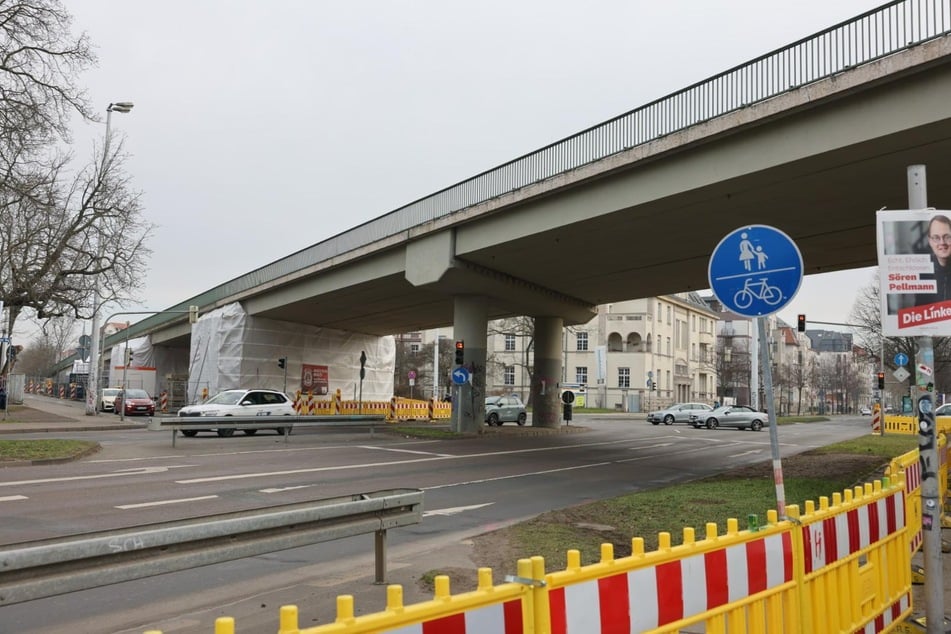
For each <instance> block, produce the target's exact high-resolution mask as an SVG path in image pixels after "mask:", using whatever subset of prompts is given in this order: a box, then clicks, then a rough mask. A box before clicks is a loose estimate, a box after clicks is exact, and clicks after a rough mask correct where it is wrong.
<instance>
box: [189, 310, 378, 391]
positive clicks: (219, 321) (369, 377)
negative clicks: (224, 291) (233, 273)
mask: <svg viewBox="0 0 951 634" xmlns="http://www.w3.org/2000/svg"><path fill="white" fill-rule="evenodd" d="M361 352H366V358H367V361H366V377H365V378H364V380H363V392H362V396H363V400H364V401H382V400H389V399H390V397H392V396H393V372H394V368H395V364H396V343H395V340H394V339H393V337H375V336H372V335H365V334H358V333H352V332H346V331H343V330H334V329H330V328H318V327H316V326H307V325H303V324H296V323H292V322H286V321H277V320H274V319H265V318H262V317H252V316H250V315H248V314H247V313H246V312H245V311H244V308H243V307H242V306H241V305H240V304H239V303H234V304H229V305H227V306H224V307H222V308H219V309H217V310H214V311H212V312H210V313H208V314H206V315H202V316H201V317H200V318H199V320H198V322H197V323H195V324H194V325H193V326H192V336H191V361H190V364H191V367H190V368H189V372H188V400H189V402H190V403H194V402H196V401H198V400H200V399H201V397H202V394H203V393H204V391H205V390H206V389H207V394H208V395H209V396H210V395H214V394H216V393H217V392H220V391H221V390H227V389H233V388H254V387H257V388H269V389H273V390H283V389H285V384H284V381H285V377H284V370H282V369H281V368H280V367H278V359H279V358H281V357H286V358H287V379H286V380H287V385H286V390H287V392H288V393H289V394H291V395H293V394H294V392H296V391H297V390H298V389H300V387H301V382H302V370H303V368H304V365H305V364H306V365H308V366H315V365H316V366H325V367H326V368H327V378H328V383H329V388H330V390H329V391H330V394H333V393H335V392H336V391H337V390H338V389H339V390H340V392H341V394H342V396H343V398H344V399H348V400H349V399H355V398H358V397H359V396H360V393H359V389H360V353H361Z"/></svg>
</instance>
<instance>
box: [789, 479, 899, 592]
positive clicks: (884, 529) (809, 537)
mask: <svg viewBox="0 0 951 634" xmlns="http://www.w3.org/2000/svg"><path fill="white" fill-rule="evenodd" d="M904 527H905V496H904V493H896V494H895V495H890V496H888V497H886V498H883V499H880V500H877V501H875V502H872V503H870V504H866V505H864V506H860V507H859V508H856V509H852V510H851V511H848V512H846V513H838V514H836V515H834V516H832V517H830V518H828V519H826V520H823V521H821V522H815V523H813V524H809V525H808V526H803V527H802V538H803V550H804V554H805V566H804V568H805V570H804V572H805V573H806V574H809V573H811V572H813V571H814V570H819V569H820V568H822V567H824V566H827V565H830V564H833V563H835V562H837V561H838V560H839V559H843V558H845V557H848V556H849V555H852V554H855V553H857V552H858V551H860V550H862V549H863V548H866V547H868V546H870V545H872V544H874V543H876V542H878V541H881V540H882V539H884V538H885V537H887V536H888V535H890V534H893V533H895V532H896V531H899V530H901V529H903V528H904Z"/></svg>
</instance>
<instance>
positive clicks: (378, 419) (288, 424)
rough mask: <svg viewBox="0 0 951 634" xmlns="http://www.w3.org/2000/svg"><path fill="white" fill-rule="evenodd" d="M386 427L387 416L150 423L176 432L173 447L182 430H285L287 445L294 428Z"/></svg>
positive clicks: (177, 418) (190, 418)
mask: <svg viewBox="0 0 951 634" xmlns="http://www.w3.org/2000/svg"><path fill="white" fill-rule="evenodd" d="M379 424H386V419H385V418H384V417H383V416H369V415H363V416H360V415H353V416H347V415H343V414H340V415H331V416H319V415H315V416H169V417H162V418H153V419H152V420H151V421H149V425H148V430H149V431H163V430H165V431H168V430H171V432H172V447H174V446H175V438H176V437H177V436H178V432H179V431H189V430H194V431H205V430H212V429H235V430H238V429H241V430H244V429H254V430H258V429H281V430H282V432H283V433H282V435H283V436H284V442H287V438H288V436H290V433H291V431H292V430H293V428H294V427H321V426H323V427H349V426H353V425H361V426H364V425H368V426H370V431H371V433H372V432H373V428H374V426H375V425H379Z"/></svg>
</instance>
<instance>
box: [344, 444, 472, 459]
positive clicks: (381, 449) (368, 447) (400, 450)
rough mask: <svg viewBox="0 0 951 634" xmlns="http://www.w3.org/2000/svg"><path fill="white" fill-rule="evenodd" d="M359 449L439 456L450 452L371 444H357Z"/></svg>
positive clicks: (446, 455)
mask: <svg viewBox="0 0 951 634" xmlns="http://www.w3.org/2000/svg"><path fill="white" fill-rule="evenodd" d="M359 447H360V449H374V450H376V451H393V452H396V453H412V454H417V455H420V456H440V457H442V458H451V457H453V455H454V454H451V453H436V452H433V451H414V450H413V449H392V448H390V447H376V446H373V445H359Z"/></svg>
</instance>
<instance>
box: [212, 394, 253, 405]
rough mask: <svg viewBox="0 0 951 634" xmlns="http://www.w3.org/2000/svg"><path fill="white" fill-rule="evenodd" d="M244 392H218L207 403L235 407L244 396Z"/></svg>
mask: <svg viewBox="0 0 951 634" xmlns="http://www.w3.org/2000/svg"><path fill="white" fill-rule="evenodd" d="M244 394H245V393H244V392H243V391H242V390H229V391H227V392H218V393H217V394H215V395H214V396H212V397H211V398H210V399H208V400H207V401H205V403H207V404H209V405H235V404H237V403H238V401H239V400H241V397H242V396H244Z"/></svg>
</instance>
